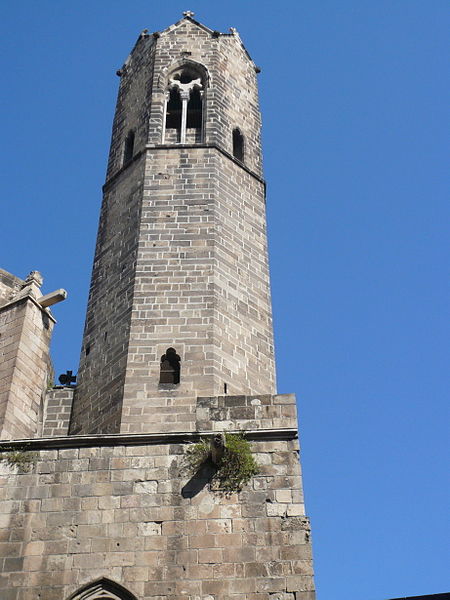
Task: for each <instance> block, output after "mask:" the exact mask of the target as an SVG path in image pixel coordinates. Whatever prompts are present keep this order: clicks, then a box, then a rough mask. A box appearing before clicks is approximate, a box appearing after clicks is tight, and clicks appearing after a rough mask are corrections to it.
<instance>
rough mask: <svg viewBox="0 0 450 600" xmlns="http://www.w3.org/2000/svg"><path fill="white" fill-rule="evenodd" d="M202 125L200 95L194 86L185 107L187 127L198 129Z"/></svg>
mask: <svg viewBox="0 0 450 600" xmlns="http://www.w3.org/2000/svg"><path fill="white" fill-rule="evenodd" d="M201 126H202V97H201V95H200V90H199V89H198V88H194V89H193V90H192V92H191V95H190V98H189V102H188V107H187V123H186V127H187V129H200V128H201Z"/></svg>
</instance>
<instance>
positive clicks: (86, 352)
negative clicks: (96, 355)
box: [84, 344, 91, 356]
mask: <svg viewBox="0 0 450 600" xmlns="http://www.w3.org/2000/svg"><path fill="white" fill-rule="evenodd" d="M90 352H91V345H90V344H88V345H87V346H86V350H85V352H84V353H85V355H86V356H89V354H90Z"/></svg>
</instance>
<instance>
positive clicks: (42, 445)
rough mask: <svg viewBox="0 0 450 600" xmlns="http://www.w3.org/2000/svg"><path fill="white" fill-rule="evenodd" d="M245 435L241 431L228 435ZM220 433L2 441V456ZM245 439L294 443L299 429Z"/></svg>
mask: <svg viewBox="0 0 450 600" xmlns="http://www.w3.org/2000/svg"><path fill="white" fill-rule="evenodd" d="M227 433H235V434H236V433H242V431H238V430H236V431H234V430H233V431H227ZM216 434H217V431H201V432H198V431H196V432H174V433H113V434H104V435H102V434H100V435H72V436H64V437H55V438H35V439H28V440H9V441H8V440H2V441H0V453H1V452H9V451H11V450H59V449H62V448H93V447H98V446H113V447H114V446H153V445H162V444H188V443H189V442H198V441H199V440H200V439H201V438H207V437H211V436H213V435H216ZM245 437H246V438H247V439H248V440H251V441H252V442H272V441H273V442H275V441H284V440H295V439H297V437H298V431H297V429H293V428H283V429H258V430H254V431H246V432H245Z"/></svg>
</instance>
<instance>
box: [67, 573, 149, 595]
mask: <svg viewBox="0 0 450 600" xmlns="http://www.w3.org/2000/svg"><path fill="white" fill-rule="evenodd" d="M68 600H137V598H136V596H134V595H133V594H132V593H131V592H129V591H128V590H126V589H125V588H124V587H122V586H121V585H119V584H118V583H115V582H114V581H111V580H110V579H106V578H102V579H98V580H97V581H94V582H92V583H89V584H88V585H85V586H83V587H82V588H81V589H80V590H78V591H77V592H75V593H74V594H72V595H71V596H70V597H69V598H68Z"/></svg>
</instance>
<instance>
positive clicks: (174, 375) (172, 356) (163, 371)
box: [159, 348, 181, 384]
mask: <svg viewBox="0 0 450 600" xmlns="http://www.w3.org/2000/svg"><path fill="white" fill-rule="evenodd" d="M180 360H181V359H180V357H179V356H178V354H177V352H176V350H175V348H167V350H166V352H165V354H163V355H162V356H161V366H160V375H159V383H172V384H177V383H180V370H181V369H180Z"/></svg>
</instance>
